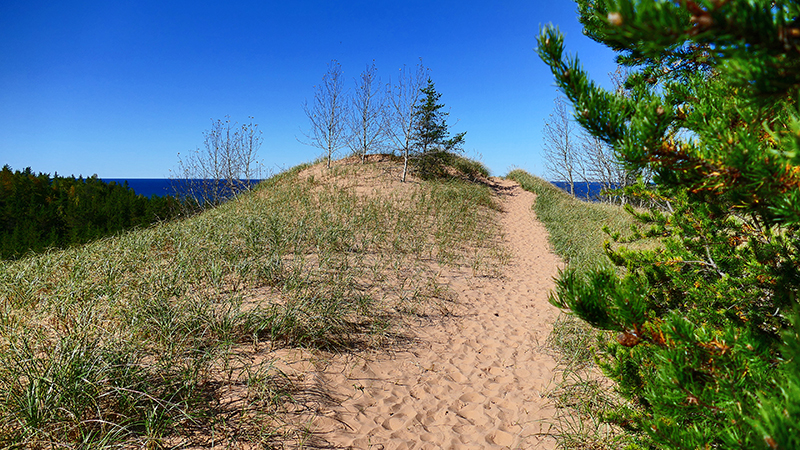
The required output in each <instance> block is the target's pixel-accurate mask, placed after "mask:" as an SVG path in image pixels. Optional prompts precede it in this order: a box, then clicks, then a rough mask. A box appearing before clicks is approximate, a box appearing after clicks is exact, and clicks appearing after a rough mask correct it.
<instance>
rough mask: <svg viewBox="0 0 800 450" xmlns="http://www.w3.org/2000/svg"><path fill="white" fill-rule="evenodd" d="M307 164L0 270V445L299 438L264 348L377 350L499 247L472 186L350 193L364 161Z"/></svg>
mask: <svg viewBox="0 0 800 450" xmlns="http://www.w3.org/2000/svg"><path fill="white" fill-rule="evenodd" d="M306 168H307V167H305V166H302V167H298V168H295V169H293V170H290V171H288V172H284V173H282V174H279V175H277V176H275V177H273V178H271V179H269V180H267V181H265V182H263V183H262V184H261V185H259V186H258V188H256V189H255V190H254V191H252V192H250V193H248V194H246V195H243V196H241V197H239V198H237V199H235V200H232V201H230V202H228V203H225V204H223V205H221V206H219V207H217V208H214V209H211V210H208V211H205V212H203V213H201V214H198V215H196V216H193V217H190V218H187V219H184V220H182V221H175V222H170V223H164V224H160V225H157V226H153V227H151V228H147V229H141V230H135V231H131V232H128V233H124V234H121V235H118V236H116V237H112V238H105V239H102V240H99V241H96V242H93V243H91V244H89V245H86V246H83V247H76V248H70V249H67V250H64V251H49V252H46V253H44V254H42V255H35V256H30V257H27V258H22V259H20V260H18V261H13V262H2V263H0V447H2V448H44V447H47V448H67V447H70V448H72V447H80V448H90V447H91V448H110V447H119V446H123V447H128V446H136V447H146V448H158V447H173V446H192V445H210V443H212V441H211V439H212V438H213V444H214V445H229V444H230V445H232V443H241V442H249V443H251V444H254V445H261V446H269V445H271V443H273V442H274V441H275V440H291V439H294V440H298V439H300V436H298V435H297V434H292V433H294V432H293V431H291V430H290V428H288V427H282V425H281V421H280V420H279V418H278V416H277V411H279V409H280V407H281V406H282V405H283V404H284V403H285V402H287V401H289V399H290V398H291V390H292V386H291V380H289V379H288V378H287V377H286V376H284V375H283V374H281V373H280V372H279V371H277V370H275V369H274V368H273V365H272V360H271V359H270V357H269V353H268V352H267V351H268V350H270V349H274V348H276V347H287V346H288V347H313V348H324V349H332V350H337V351H338V350H345V349H352V348H364V347H367V346H371V345H377V344H379V343H380V342H382V341H384V340H385V339H386V338H387V337H390V336H391V334H392V333H393V332H392V331H391V330H392V328H391V326H392V324H393V323H395V322H396V321H398V320H401V319H402V317H401V316H398V313H397V311H412V312H416V313H420V312H425V311H428V310H440V309H441V308H435V307H434V308H428V307H427V306H426V305H427V304H435V303H436V302H438V301H444V300H441V299H445V298H448V296H447V295H446V289H445V288H444V287H443V286H441V284H440V283H439V281H438V278H437V273H438V272H437V270H438V267H439V266H441V265H451V266H466V267H470V266H472V267H475V266H476V264H478V263H477V261H480V262H481V264H484V265H488V264H489V261H490V260H491V256H492V255H493V254H495V253H496V246H497V243H498V242H499V239H498V235H499V232H498V230H497V226H496V225H495V224H496V222H497V221H496V220H493V215H494V214H495V213H496V206H495V204H494V200H493V198H492V196H491V192H490V191H489V189H488V188H486V187H484V186H478V185H474V184H470V183H466V182H463V181H457V180H451V181H448V182H442V181H436V180H431V181H425V182H419V183H417V184H415V185H414V186H413V189H408V190H405V191H402V192H400V191H398V192H393V191H391V190H389V191H386V192H376V193H370V194H364V193H359V192H358V191H357V189H355V188H351V186H350V185H355V184H358V183H357V181H354V180H356V178H357V177H359V176H363V174H364V173H375V172H378V173H380V171H381V169H380V168H378V167H377V166H374V165H371V164H366V165H363V166H361V165H359V166H358V167H355V168H353V169H352V171H351V172H350V173H345V174H336V173H335V172H334V171H325V172H323V173H324V176H318V177H314V176H304V175H303V174H302V173H301V171H302V169H306ZM348 170H350V169H348ZM370 171H371V172H370ZM256 355H261V358H260V359H259V358H255V356H256ZM255 360H260V361H261V362H259V363H258V364H255V365H254V364H253V363H252V361H255ZM231 392H233V393H236V394H235V397H236V398H238V399H239V401H238V402H234V403H231V402H230V401H229V400H230V398H229V397H230V396H231V395H233V394H231ZM231 404H236V405H238V406H235V407H233V406H231ZM231 408H234V409H231Z"/></svg>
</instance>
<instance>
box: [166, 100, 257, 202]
mask: <svg viewBox="0 0 800 450" xmlns="http://www.w3.org/2000/svg"><path fill="white" fill-rule="evenodd" d="M203 137H204V141H203V148H202V149H200V148H198V149H196V150H195V151H194V152H190V153H189V154H188V155H187V156H185V157H183V156H181V154H180V153H178V171H177V172H176V173H175V174H174V176H173V177H172V184H173V188H174V189H175V191H176V194H177V195H178V196H180V197H183V198H184V199H187V198H188V199H189V200H191V201H192V202H193V203H195V205H196V206H200V207H208V206H214V205H217V204H219V203H222V202H223V201H225V200H226V199H228V198H230V197H232V196H235V195H237V194H239V193H240V192H242V191H244V190H248V189H250V188H251V187H252V186H253V185H254V184H255V182H256V181H258V180H259V179H260V178H261V176H262V165H261V163H259V161H258V160H257V157H258V150H259V149H260V148H261V143H262V141H263V139H262V137H261V131H260V130H259V129H258V124H256V123H254V122H253V118H252V117H250V123H246V124H243V125H239V124H238V123H236V122H232V121H231V119H230V117H228V116H226V117H225V119H224V120H223V119H220V120H217V121H212V125H211V129H210V130H206V131H204V132H203Z"/></svg>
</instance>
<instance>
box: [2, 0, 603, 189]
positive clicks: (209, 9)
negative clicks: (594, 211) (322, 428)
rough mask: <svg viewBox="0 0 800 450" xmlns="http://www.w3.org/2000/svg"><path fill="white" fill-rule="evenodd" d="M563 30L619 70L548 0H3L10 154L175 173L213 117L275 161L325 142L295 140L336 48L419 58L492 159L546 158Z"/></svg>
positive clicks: (63, 170)
mask: <svg viewBox="0 0 800 450" xmlns="http://www.w3.org/2000/svg"><path fill="white" fill-rule="evenodd" d="M547 23H552V24H555V25H557V26H558V27H559V28H560V29H561V31H562V32H563V33H564V34H565V36H566V45H567V50H568V51H569V52H571V53H577V54H578V55H579V57H580V58H581V61H582V63H583V64H584V66H585V67H586V68H587V69H588V70H589V71H590V73H592V74H593V76H594V78H595V80H596V81H598V82H600V83H601V84H605V85H607V84H608V83H607V80H608V75H607V74H608V73H609V72H611V71H613V70H614V67H615V65H614V60H613V57H614V55H613V53H612V52H611V51H610V50H608V49H606V48H604V47H602V46H600V45H599V44H597V43H595V42H593V41H591V40H589V39H588V38H586V37H585V36H583V35H582V32H581V27H580V24H579V23H578V21H577V18H576V12H575V4H574V3H572V2H571V1H569V0H550V1H503V0H499V1H496V2H484V1H480V2H479V1H469V0H468V1H464V0H459V1H449V0H448V1H417V0H405V1H402V2H398V1H392V2H383V1H375V0H370V1H345V0H341V1H335V2H334V1H306V0H295V1H262V2H257V1H253V2H248V1H239V2H235V3H227V2H219V1H216V2H205V1H185V2H184V1H169V0H159V1H136V2H133V1H112V2H109V1H97V2H51V1H47V2H40V1H16V0H5V1H3V2H2V5H0V165H3V164H9V165H11V167H12V168H14V169H23V168H25V167H31V168H32V169H33V170H34V171H36V172H46V173H50V174H53V173H54V172H58V173H59V174H61V175H71V174H74V175H76V176H77V175H79V174H82V175H92V174H98V175H99V176H100V177H104V178H163V177H168V176H169V170H170V169H174V168H175V167H176V166H177V162H178V157H177V154H178V152H183V153H185V152H187V151H191V150H194V149H196V148H198V147H200V146H201V145H202V141H203V135H202V134H203V131H204V130H207V129H208V128H210V126H211V122H212V119H214V120H215V119H221V118H223V117H225V116H226V115H228V116H230V117H231V119H232V120H235V121H239V122H244V121H247V120H248V116H253V117H254V118H255V122H256V123H258V124H259V128H260V129H261V131H263V137H264V143H263V146H262V147H261V150H260V157H261V159H262V160H263V161H264V162H265V163H266V166H267V167H268V168H270V169H272V170H273V171H277V170H280V169H284V168H289V167H291V166H293V165H296V164H299V163H302V162H307V161H311V160H313V159H315V158H316V157H317V156H320V154H321V152H320V151H319V150H318V149H315V148H313V147H309V146H306V145H303V144H301V143H299V142H298V141H297V138H302V136H303V135H302V132H303V131H304V130H307V129H308V119H307V118H306V117H305V115H304V113H303V107H302V105H303V102H304V101H305V100H309V101H311V100H312V97H313V86H314V85H315V84H317V83H318V82H319V81H320V80H321V78H322V75H323V74H324V72H325V70H326V67H327V64H328V63H329V62H330V61H331V60H332V59H336V60H338V61H339V62H340V63H341V65H342V69H343V71H344V75H345V78H346V80H347V83H346V86H348V87H352V86H354V84H355V82H354V78H355V77H357V76H358V75H359V74H360V72H361V71H362V70H363V69H364V68H365V67H366V65H367V64H369V63H372V62H373V60H374V62H375V64H376V66H377V68H378V72H379V75H380V76H381V79H382V81H384V82H388V81H389V79H390V78H391V77H392V76H396V73H397V72H398V70H399V69H400V68H401V67H402V66H403V65H404V64H405V65H408V66H413V65H414V64H416V63H417V62H418V61H419V58H422V61H423V63H424V64H425V66H427V67H428V68H430V71H431V72H430V73H431V77H432V79H433V81H434V82H435V83H436V89H437V90H438V91H439V92H440V93H441V94H442V98H441V101H442V102H443V103H444V104H445V105H446V106H447V107H448V108H449V110H450V117H449V119H448V124H450V126H451V130H452V131H453V132H454V133H455V132H461V131H466V132H467V135H466V146H465V149H466V154H467V155H468V156H471V157H474V158H477V159H480V160H481V161H483V162H484V163H485V164H486V165H487V166H488V167H489V168H490V170H491V171H492V173H493V174H494V175H505V174H506V173H507V172H508V170H509V169H510V168H512V167H520V168H523V169H526V170H528V171H530V172H532V173H535V174H543V173H544V163H543V161H542V157H541V148H542V137H541V131H542V127H543V124H544V120H545V119H546V118H547V117H548V115H549V114H550V113H551V112H552V105H553V99H554V98H555V96H556V95H557V91H556V89H555V87H554V84H553V79H552V75H551V74H550V72H549V69H548V67H547V66H546V65H545V64H544V63H543V62H542V61H541V60H540V59H539V58H538V56H537V55H536V53H535V51H534V48H535V47H536V36H537V35H538V32H539V28H540V26H542V25H544V24H547Z"/></svg>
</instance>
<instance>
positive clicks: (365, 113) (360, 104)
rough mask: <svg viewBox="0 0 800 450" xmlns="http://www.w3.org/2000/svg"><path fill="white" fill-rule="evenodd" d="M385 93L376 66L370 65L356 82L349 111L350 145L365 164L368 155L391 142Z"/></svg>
mask: <svg viewBox="0 0 800 450" xmlns="http://www.w3.org/2000/svg"><path fill="white" fill-rule="evenodd" d="M386 106H387V105H386V96H385V92H384V91H383V90H382V89H381V82H380V78H378V76H377V69H376V68H375V63H374V62H373V63H372V65H368V66H367V68H366V69H365V70H364V71H363V72H361V76H360V77H359V78H357V79H356V89H355V93H354V94H353V97H352V109H351V110H350V112H351V114H350V121H349V125H350V139H349V143H348V145H349V146H350V148H351V149H352V150H353V153H354V154H356V155H359V156H361V162H362V163H363V162H365V161H366V158H367V154H368V153H370V152H373V153H374V152H378V151H380V150H382V149H383V148H385V146H386V141H387V139H388V131H389V130H388V128H389V123H388V121H389V118H388V117H387V109H386Z"/></svg>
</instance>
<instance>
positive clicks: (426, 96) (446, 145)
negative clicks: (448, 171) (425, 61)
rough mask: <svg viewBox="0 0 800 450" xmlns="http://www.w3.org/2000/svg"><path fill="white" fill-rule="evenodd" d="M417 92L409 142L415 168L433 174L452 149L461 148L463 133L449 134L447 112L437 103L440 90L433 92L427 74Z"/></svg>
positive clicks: (440, 166) (433, 88)
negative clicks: (419, 98)
mask: <svg viewBox="0 0 800 450" xmlns="http://www.w3.org/2000/svg"><path fill="white" fill-rule="evenodd" d="M420 92H421V93H422V95H423V99H422V102H420V103H419V104H417V105H416V106H415V108H414V122H413V123H414V127H413V130H414V131H413V134H412V136H411V144H412V149H413V151H414V160H415V161H416V166H417V169H419V170H420V171H421V172H422V174H423V175H433V174H438V172H440V171H441V170H442V167H443V166H444V164H445V163H446V162H447V159H448V158H449V156H450V155H451V154H452V153H454V152H459V151H461V150H462V145H463V144H464V136H465V135H466V134H467V133H466V132H463V133H458V134H456V135H455V136H453V137H452V138H450V137H449V136H450V131H449V129H448V127H447V120H446V119H447V116H448V115H449V113H448V112H446V111H442V108H444V105H443V104H440V103H438V102H439V99H440V98H441V96H442V94H440V93H439V92H436V87H435V85H434V83H433V80H431V79H430V78H428V85H427V86H425V87H424V88H422V89H421V90H420Z"/></svg>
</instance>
